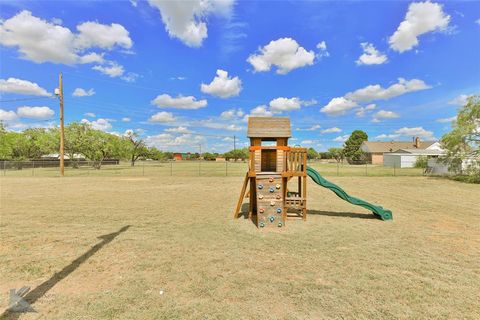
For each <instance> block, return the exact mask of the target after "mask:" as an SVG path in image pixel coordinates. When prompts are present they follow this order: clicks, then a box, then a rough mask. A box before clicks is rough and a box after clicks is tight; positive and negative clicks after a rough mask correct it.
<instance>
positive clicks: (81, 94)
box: [72, 88, 95, 97]
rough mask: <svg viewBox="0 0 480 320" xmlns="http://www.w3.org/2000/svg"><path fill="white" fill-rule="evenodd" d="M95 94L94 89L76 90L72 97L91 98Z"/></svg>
mask: <svg viewBox="0 0 480 320" xmlns="http://www.w3.org/2000/svg"><path fill="white" fill-rule="evenodd" d="M94 94H95V90H94V89H93V88H91V89H89V90H88V91H87V90H85V89H82V88H76V89H75V90H74V91H73V93H72V96H74V97H90V96H93V95H94Z"/></svg>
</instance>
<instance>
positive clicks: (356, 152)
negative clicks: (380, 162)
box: [344, 130, 368, 163]
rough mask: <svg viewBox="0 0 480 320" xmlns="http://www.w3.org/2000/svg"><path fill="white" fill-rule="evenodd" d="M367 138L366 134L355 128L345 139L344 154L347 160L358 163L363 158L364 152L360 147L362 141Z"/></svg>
mask: <svg viewBox="0 0 480 320" xmlns="http://www.w3.org/2000/svg"><path fill="white" fill-rule="evenodd" d="M367 140H368V135H367V133H366V132H364V131H362V130H355V131H353V132H352V134H351V135H350V137H349V138H348V139H347V141H345V147H344V155H345V157H346V158H347V159H348V161H349V162H352V163H359V162H360V161H364V160H365V155H364V152H363V151H362V150H361V149H360V146H361V145H362V143H363V141H367Z"/></svg>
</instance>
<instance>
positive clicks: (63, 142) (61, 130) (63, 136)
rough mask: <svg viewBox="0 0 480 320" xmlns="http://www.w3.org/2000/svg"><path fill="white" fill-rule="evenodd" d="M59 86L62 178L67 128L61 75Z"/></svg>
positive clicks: (62, 174) (61, 174)
mask: <svg viewBox="0 0 480 320" xmlns="http://www.w3.org/2000/svg"><path fill="white" fill-rule="evenodd" d="M58 80H59V86H58V91H59V93H58V98H59V100H60V176H62V177H63V176H64V175H65V163H64V152H65V127H64V114H63V76H62V73H60V76H59V79H58Z"/></svg>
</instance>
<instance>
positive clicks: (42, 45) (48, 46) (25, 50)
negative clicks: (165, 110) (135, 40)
mask: <svg viewBox="0 0 480 320" xmlns="http://www.w3.org/2000/svg"><path fill="white" fill-rule="evenodd" d="M57 22H58V21H57ZM77 29H78V33H73V32H72V31H71V30H70V29H68V28H66V27H63V26H61V25H58V24H55V23H52V22H49V21H46V20H43V19H41V18H38V17H35V16H32V13H31V12H30V11H26V10H24V11H22V12H20V13H18V14H17V15H15V16H13V17H11V18H9V19H6V20H4V21H2V22H0V44H2V45H4V46H7V47H16V48H18V51H19V52H20V53H21V56H22V57H23V58H24V59H27V60H30V61H34V62H37V63H43V62H53V63H63V64H76V63H91V62H99V60H100V57H101V55H98V54H92V53H91V52H87V53H85V50H87V49H90V48H101V49H108V50H111V49H113V48H114V47H116V46H119V47H122V48H127V49H128V48H130V47H131V46H132V40H131V39H130V37H129V34H128V31H127V30H126V29H125V28H124V27H123V26H121V25H119V24H115V23H114V24H111V25H103V24H100V23H97V22H85V23H82V24H80V25H78V26H77Z"/></svg>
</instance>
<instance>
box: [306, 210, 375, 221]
mask: <svg viewBox="0 0 480 320" xmlns="http://www.w3.org/2000/svg"><path fill="white" fill-rule="evenodd" d="M310 214H313V215H319V216H327V217H341V218H357V219H378V218H377V217H376V216H375V215H374V214H373V213H372V214H368V213H354V212H333V211H321V210H307V217H308V215H310Z"/></svg>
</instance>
